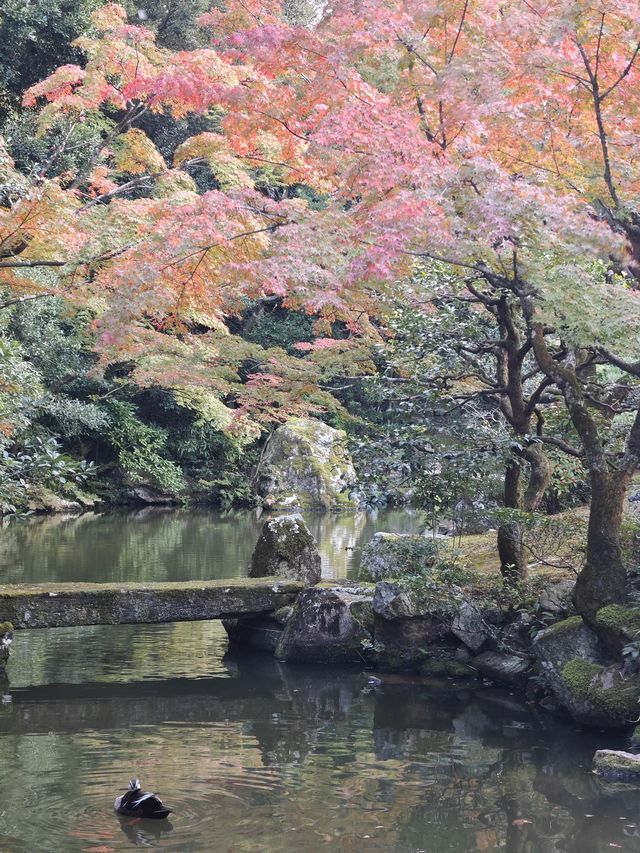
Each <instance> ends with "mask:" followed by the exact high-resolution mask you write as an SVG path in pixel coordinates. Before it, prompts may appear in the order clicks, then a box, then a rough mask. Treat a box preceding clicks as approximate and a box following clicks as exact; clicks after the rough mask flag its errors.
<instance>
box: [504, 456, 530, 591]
mask: <svg viewBox="0 0 640 853" xmlns="http://www.w3.org/2000/svg"><path fill="white" fill-rule="evenodd" d="M504 505H505V507H507V508H508V509H520V464H519V462H518V461H517V460H515V459H514V460H512V461H510V462H509V464H508V465H507V469H506V471H505V474H504ZM498 555H499V557H500V573H501V574H502V579H503V581H504V584H505V586H515V585H516V584H517V583H518V582H519V581H523V580H525V579H526V577H527V562H526V560H525V558H524V551H523V547H522V530H521V528H520V525H519V524H518V523H517V522H516V521H505V522H503V523H502V524H500V525H499V527H498Z"/></svg>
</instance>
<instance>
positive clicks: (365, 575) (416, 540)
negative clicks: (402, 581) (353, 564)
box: [360, 532, 437, 582]
mask: <svg viewBox="0 0 640 853" xmlns="http://www.w3.org/2000/svg"><path fill="white" fill-rule="evenodd" d="M436 555H437V544H436V542H435V541H434V540H433V538H428V537H425V536H417V535H415V534H410V533H382V532H381V533H376V535H375V536H374V537H373V539H372V540H371V541H370V542H369V543H368V544H367V545H365V547H364V548H363V549H362V555H361V559H360V578H361V579H362V580H368V581H374V582H375V581H381V580H388V579H389V578H398V577H402V576H403V575H407V574H415V573H416V572H418V571H420V570H421V569H423V568H424V567H425V566H432V565H433V564H434V563H435V560H436Z"/></svg>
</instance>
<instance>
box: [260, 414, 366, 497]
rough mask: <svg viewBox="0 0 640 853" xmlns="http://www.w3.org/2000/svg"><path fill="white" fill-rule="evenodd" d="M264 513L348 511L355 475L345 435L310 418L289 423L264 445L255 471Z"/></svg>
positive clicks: (296, 419) (292, 420)
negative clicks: (285, 509)
mask: <svg viewBox="0 0 640 853" xmlns="http://www.w3.org/2000/svg"><path fill="white" fill-rule="evenodd" d="M257 481H258V492H259V494H260V495H261V496H262V498H263V505H264V506H265V507H266V508H267V509H284V508H288V509H291V510H349V509H354V508H355V503H354V502H353V501H352V500H351V499H350V498H349V491H350V490H351V488H352V487H353V486H354V485H355V482H356V474H355V469H354V467H353V462H352V461H351V457H350V455H349V451H348V450H347V435H346V433H345V432H344V431H343V430H337V429H333V427H330V426H328V425H327V424H325V423H322V421H318V420H316V419H314V418H290V419H289V420H288V421H287V422H286V423H285V424H283V425H282V426H280V427H278V429H277V430H275V432H274V433H273V434H272V435H271V437H270V439H269V441H268V442H267V445H266V448H265V451H264V454H263V457H262V460H261V462H260V465H259V467H258V472H257Z"/></svg>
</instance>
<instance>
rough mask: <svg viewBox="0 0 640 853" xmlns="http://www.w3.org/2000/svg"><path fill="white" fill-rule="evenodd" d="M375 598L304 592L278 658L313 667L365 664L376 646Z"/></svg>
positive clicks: (337, 591)
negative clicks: (367, 650)
mask: <svg viewBox="0 0 640 853" xmlns="http://www.w3.org/2000/svg"><path fill="white" fill-rule="evenodd" d="M371 601H372V597H371V595H365V594H359V593H354V592H353V591H346V590H345V589H344V588H342V587H329V588H322V587H314V588H312V589H306V590H304V591H303V592H302V593H301V594H300V595H299V596H298V598H297V600H296V602H295V604H294V605H293V610H292V613H291V618H290V619H289V621H288V622H287V625H286V627H285V629H284V631H283V633H282V635H281V637H280V641H279V643H278V646H277V649H276V657H278V658H279V659H280V660H285V661H294V662H309V663H363V662H364V661H365V660H366V654H367V652H366V648H367V647H371V646H372V645H373V635H372V631H371V628H372V622H373V618H372V617H373V613H372V609H371Z"/></svg>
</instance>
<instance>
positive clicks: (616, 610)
mask: <svg viewBox="0 0 640 853" xmlns="http://www.w3.org/2000/svg"><path fill="white" fill-rule="evenodd" d="M596 625H597V627H598V630H601V631H602V632H603V633H605V634H608V635H610V636H613V637H615V638H617V639H618V640H619V641H620V642H621V643H622V644H624V643H629V642H631V641H632V640H636V639H638V636H639V635H640V607H624V606H623V605H621V604H609V605H607V606H606V607H603V608H601V609H600V610H598V612H597V613H596Z"/></svg>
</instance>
